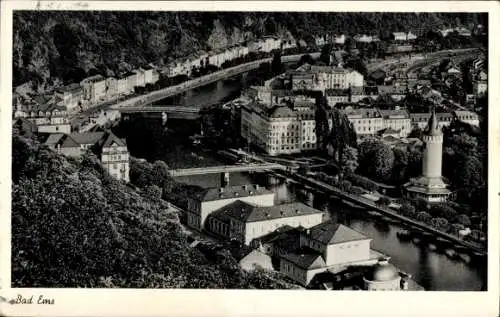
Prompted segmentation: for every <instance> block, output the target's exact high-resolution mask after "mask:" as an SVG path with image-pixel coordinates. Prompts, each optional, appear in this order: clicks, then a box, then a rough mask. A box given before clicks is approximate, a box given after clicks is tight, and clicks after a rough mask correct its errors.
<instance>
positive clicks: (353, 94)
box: [349, 86, 378, 103]
mask: <svg viewBox="0 0 500 317" xmlns="http://www.w3.org/2000/svg"><path fill="white" fill-rule="evenodd" d="M349 93H350V95H349V98H350V99H349V102H352V103H357V102H360V101H362V100H363V99H365V98H370V99H371V100H376V99H377V98H378V89H377V87H376V86H364V87H351V88H350V90H349Z"/></svg>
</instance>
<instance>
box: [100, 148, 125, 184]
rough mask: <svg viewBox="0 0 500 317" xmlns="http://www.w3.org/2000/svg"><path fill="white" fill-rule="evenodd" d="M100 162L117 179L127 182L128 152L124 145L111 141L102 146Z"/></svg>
mask: <svg viewBox="0 0 500 317" xmlns="http://www.w3.org/2000/svg"><path fill="white" fill-rule="evenodd" d="M101 162H102V166H103V167H104V169H106V170H107V171H108V173H109V174H110V175H111V176H113V177H114V178H116V179H118V180H123V181H125V182H129V172H130V165H129V152H128V149H127V146H126V145H120V144H118V143H112V144H111V145H109V146H107V147H103V149H102V154H101Z"/></svg>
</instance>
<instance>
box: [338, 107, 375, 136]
mask: <svg viewBox="0 0 500 317" xmlns="http://www.w3.org/2000/svg"><path fill="white" fill-rule="evenodd" d="M344 113H345V114H346V115H347V118H348V119H349V121H351V123H352V125H353V127H354V131H355V132H356V134H357V135H360V136H363V135H365V136H368V135H375V134H377V132H378V131H380V130H382V129H383V128H384V118H383V117H382V115H381V114H380V112H379V110H378V109H373V108H361V109H349V110H344Z"/></svg>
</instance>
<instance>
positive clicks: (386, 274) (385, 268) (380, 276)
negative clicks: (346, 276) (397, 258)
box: [365, 259, 399, 282]
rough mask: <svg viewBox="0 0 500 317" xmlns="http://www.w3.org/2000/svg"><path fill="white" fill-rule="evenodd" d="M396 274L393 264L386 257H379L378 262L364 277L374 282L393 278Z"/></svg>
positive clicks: (397, 274)
mask: <svg viewBox="0 0 500 317" xmlns="http://www.w3.org/2000/svg"><path fill="white" fill-rule="evenodd" d="M398 276H399V273H398V270H397V269H396V268H395V267H394V265H392V264H390V263H389V261H388V260H387V259H380V260H379V261H378V263H377V264H375V265H374V266H373V267H372V268H371V270H370V271H369V272H368V274H366V275H365V279H367V280H370V281H374V282H384V281H391V280H394V279H396V278H397V277H398Z"/></svg>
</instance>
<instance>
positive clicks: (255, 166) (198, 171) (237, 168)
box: [169, 163, 287, 181]
mask: <svg viewBox="0 0 500 317" xmlns="http://www.w3.org/2000/svg"><path fill="white" fill-rule="evenodd" d="M276 169H280V170H285V169H287V167H286V166H284V165H281V164H276V163H249V164H242V165H223V166H208V167H197V168H186V169H176V170H170V171H169V173H170V176H172V177H179V176H190V175H202V174H217V173H221V174H223V175H224V177H225V178H226V179H227V181H229V173H236V172H253V171H265V170H276Z"/></svg>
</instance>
